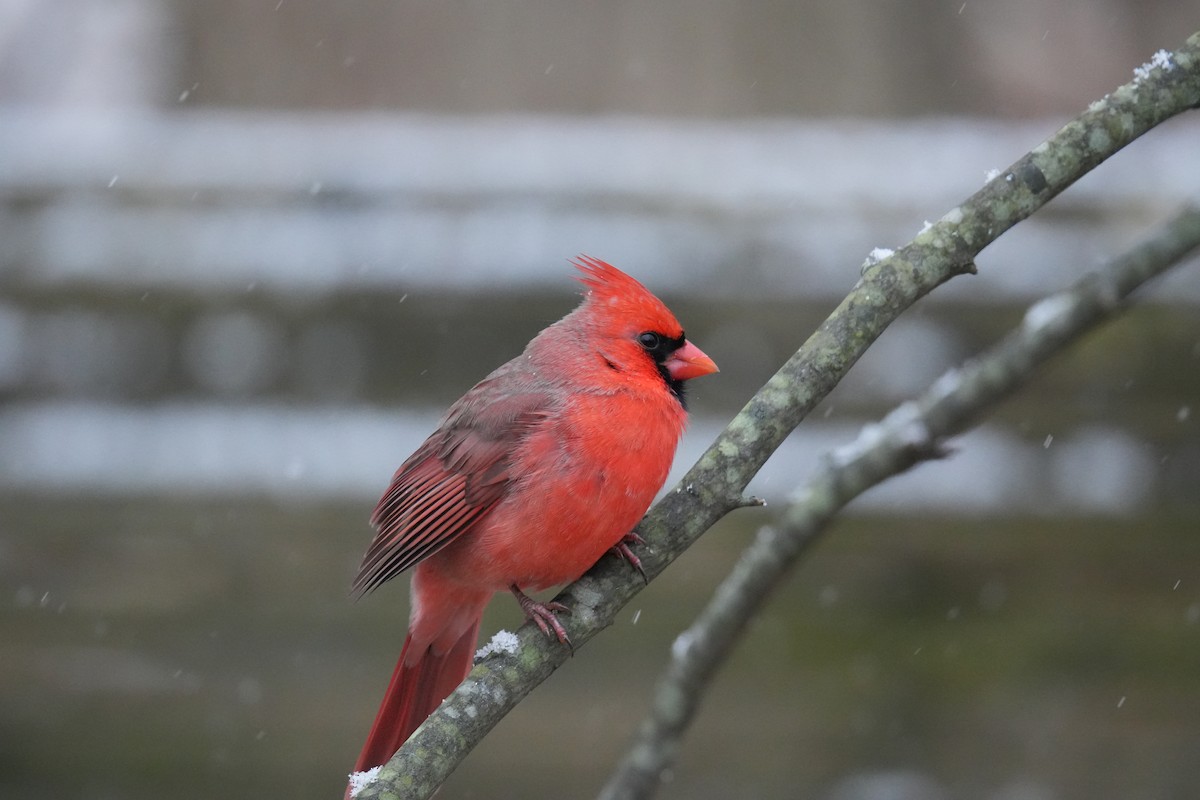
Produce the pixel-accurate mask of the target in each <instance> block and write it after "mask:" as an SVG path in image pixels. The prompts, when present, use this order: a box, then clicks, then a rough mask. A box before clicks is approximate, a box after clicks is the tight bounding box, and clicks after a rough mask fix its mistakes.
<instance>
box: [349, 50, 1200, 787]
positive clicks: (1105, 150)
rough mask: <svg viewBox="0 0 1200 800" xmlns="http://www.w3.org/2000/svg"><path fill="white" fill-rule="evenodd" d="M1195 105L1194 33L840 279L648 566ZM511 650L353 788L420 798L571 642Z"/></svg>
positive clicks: (578, 619) (662, 530) (649, 521)
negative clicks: (953, 292)
mask: <svg viewBox="0 0 1200 800" xmlns="http://www.w3.org/2000/svg"><path fill="white" fill-rule="evenodd" d="M1197 106H1200V34H1195V35H1193V36H1192V37H1190V38H1189V39H1188V41H1187V42H1186V43H1185V45H1184V46H1183V47H1182V48H1180V49H1179V50H1178V51H1176V52H1175V53H1173V54H1171V56H1170V59H1169V62H1168V63H1167V65H1165V66H1158V67H1155V68H1153V69H1149V70H1147V71H1146V73H1145V75H1139V77H1138V78H1137V79H1135V80H1134V81H1132V82H1131V83H1129V84H1126V85H1125V86H1122V87H1120V88H1119V89H1117V90H1116V91H1114V92H1113V93H1112V94H1111V95H1109V96H1107V97H1105V98H1103V99H1102V100H1099V101H1097V102H1095V103H1093V104H1092V106H1091V107H1090V108H1089V109H1088V111H1087V112H1085V113H1084V114H1082V115H1081V116H1080V117H1078V118H1077V119H1075V120H1074V121H1072V122H1071V123H1069V124H1068V125H1066V126H1065V127H1064V128H1062V129H1061V130H1060V131H1058V132H1057V133H1056V134H1054V136H1052V137H1051V138H1050V139H1048V140H1047V141H1046V142H1044V143H1043V144H1041V145H1039V146H1038V147H1037V148H1035V149H1034V150H1033V151H1032V152H1030V153H1028V154H1027V155H1025V156H1024V157H1023V158H1021V159H1020V160H1018V161H1017V162H1016V163H1014V164H1013V165H1012V166H1011V167H1009V168H1008V169H1007V170H1005V171H1004V172H1003V173H1001V175H1000V176H999V177H997V178H996V179H994V180H992V181H990V182H989V183H988V184H987V185H985V186H984V187H983V188H982V189H981V190H980V191H978V192H976V193H975V194H974V195H972V196H971V197H970V198H969V199H967V200H966V201H965V202H964V203H962V205H960V206H958V207H957V208H954V209H952V210H951V211H950V212H948V213H947V214H946V215H945V216H944V217H943V218H942V219H941V220H940V221H939V222H937V223H936V224H935V225H933V226H931V227H930V228H929V229H928V230H926V231H923V232H922V233H921V234H920V235H918V236H917V238H916V239H914V240H913V242H911V243H910V244H908V245H907V246H905V247H904V248H902V249H901V250H899V251H897V252H896V253H895V254H894V255H892V256H891V257H889V258H886V259H884V260H883V261H881V262H879V263H877V264H874V265H872V266H871V267H870V268H869V269H867V270H865V272H864V273H863V276H862V278H861V280H860V281H859V282H858V284H857V285H856V286H855V288H854V289H853V291H851V292H850V294H849V295H848V296H847V297H846V298H845V299H844V300H843V301H842V303H841V304H840V305H839V306H838V307H837V308H836V309H835V310H834V312H833V313H832V314H831V315H830V316H829V318H828V319H827V320H826V321H825V322H824V323H823V324H822V325H821V327H820V328H818V329H817V331H816V332H815V333H814V334H813V335H812V336H811V337H809V339H808V341H806V342H805V343H804V345H803V346H802V347H801V348H800V350H798V351H797V352H796V353H795V355H793V356H792V357H791V358H790V359H789V360H788V361H787V362H786V363H785V364H784V365H783V367H781V368H780V370H779V371H778V372H777V373H776V374H775V375H774V376H773V377H772V378H771V379H770V380H769V381H768V382H767V383H766V385H764V386H763V387H762V388H761V389H760V390H759V391H758V393H757V394H755V395H754V397H752V398H751V399H750V402H749V403H748V404H747V405H746V407H745V408H743V409H742V411H741V412H740V413H739V414H738V415H737V416H736V417H735V418H734V419H733V421H732V422H730V424H729V426H728V427H727V428H726V429H725V431H724V432H723V433H722V434H721V435H720V436H719V437H717V439H716V441H715V442H714V443H713V444H712V445H711V446H710V447H709V449H708V451H707V452H705V454H704V455H703V456H702V457H701V458H700V460H699V461H698V462H697V463H696V464H695V465H694V466H693V467H692V469H691V470H689V471H688V473H687V475H686V476H685V477H684V478H683V479H682V481H681V482H680V485H679V486H677V487H676V488H675V490H674V491H672V492H670V493H668V494H667V495H666V496H665V497H664V498H663V499H662V500H661V501H660V502H659V503H657V504H656V505H655V507H654V508H653V509H652V510H651V511H650V513H649V514H648V515H647V516H646V518H645V519H644V520H643V521H642V523H641V525H639V527H638V530H639V532H640V533H641V535H642V536H643V537H644V538H645V539H646V540H647V542H649V545H650V546H649V547H647V548H643V552H641V553H639V556H640V557H641V560H642V564H643V566H644V568H645V571H646V576H647V578H649V579H653V578H654V577H655V576H656V575H658V574H659V573H660V572H662V570H663V569H664V568H666V566H667V565H668V564H669V563H670V562H671V561H673V560H674V559H675V558H676V557H677V556H678V555H679V554H681V553H682V552H683V551H684V550H686V549H687V548H688V547H689V546H690V545H691V544H692V543H693V542H694V541H695V540H696V539H697V538H699V536H700V535H701V534H702V533H703V532H704V531H706V530H707V529H708V528H709V527H711V526H712V524H713V523H714V522H716V521H717V520H718V519H720V518H721V517H722V516H724V515H725V514H726V513H727V512H728V511H730V510H732V509H733V508H734V507H736V506H737V505H739V498H741V496H742V493H743V492H744V490H745V488H746V485H747V484H748V483H749V482H750V479H751V478H752V477H753V476H754V475H755V474H756V473H757V472H758V470H759V469H760V468H761V467H762V465H763V463H764V462H765V461H766V460H767V458H768V457H769V456H770V455H771V453H773V452H774V451H775V449H776V448H777V447H778V446H779V444H780V443H781V442H782V441H783V440H784V438H786V437H787V435H788V434H789V433H791V431H792V430H793V429H794V428H795V427H796V425H798V424H799V423H800V421H801V420H802V419H803V418H804V417H805V416H806V415H807V414H808V412H809V411H810V410H811V409H812V408H813V407H814V406H816V404H817V403H819V402H820V401H821V399H822V398H824V397H825V395H827V394H828V393H829V392H830V390H832V389H833V387H834V386H835V385H836V384H837V383H838V381H840V380H841V378H842V376H843V375H845V373H846V371H847V370H849V369H850V367H851V366H853V364H854V363H855V362H856V361H857V360H858V358H859V357H860V356H861V355H862V353H863V352H864V351H865V350H866V349H867V347H869V346H870V345H871V343H872V342H874V341H875V339H876V338H877V337H878V336H879V335H880V334H881V333H882V332H883V331H884V330H885V329H886V328H887V326H888V325H889V324H890V323H891V322H892V321H893V320H894V319H896V317H898V316H899V315H900V314H901V313H902V312H903V311H904V310H905V309H907V308H908V307H909V306H911V305H912V304H913V303H914V302H916V301H917V300H918V299H920V298H921V297H923V296H924V295H926V294H928V293H929V292H930V291H932V290H933V289H934V288H936V287H937V286H938V285H940V284H941V283H943V282H945V281H946V280H949V279H950V278H952V277H954V276H955V275H959V274H963V273H965V272H973V271H974V258H975V255H976V254H977V253H978V252H979V251H980V250H982V249H983V248H984V247H985V246H987V245H988V244H989V243H991V242H992V241H994V240H995V239H996V238H997V237H998V236H1000V235H1001V234H1002V233H1004V232H1005V231H1006V230H1008V229H1009V228H1011V227H1012V226H1013V225H1015V224H1016V223H1017V222H1020V221H1021V220H1023V219H1025V218H1026V217H1028V216H1029V215H1030V214H1032V213H1033V212H1034V211H1036V210H1037V209H1038V208H1040V207H1041V206H1043V205H1044V204H1045V203H1046V202H1048V201H1049V200H1050V199H1051V198H1053V197H1055V196H1056V195H1058V194H1059V193H1060V192H1062V191H1063V190H1064V189H1066V188H1067V187H1068V186H1070V185H1071V184H1072V183H1073V182H1075V181H1076V180H1078V179H1079V178H1080V177H1082V176H1083V175H1085V174H1086V173H1087V172H1088V171H1090V170H1091V169H1092V168H1093V167H1095V166H1096V165H1097V164H1099V163H1101V162H1102V161H1104V160H1105V159H1106V158H1109V157H1110V156H1112V155H1113V154H1115V153H1116V152H1118V151H1119V150H1120V149H1121V148H1122V147H1124V146H1125V145H1127V144H1129V143H1130V142H1131V141H1133V140H1134V139H1136V138H1137V137H1138V136H1140V135H1142V134H1143V133H1145V132H1146V131H1148V130H1150V129H1152V128H1153V127H1154V126H1156V125H1158V124H1160V123H1161V122H1163V121H1164V120H1166V119H1169V118H1170V117H1172V116H1175V115H1176V114H1179V113H1181V112H1183V111H1186V110H1188V109H1190V108H1194V107H1197ZM643 585H644V584H643V581H642V579H641V577H640V576H637V575H632V574H631V570H629V569H628V567H627V566H626V565H624V564H622V563H618V562H617V560H616V559H602V560H601V561H600V562H599V563H598V564H597V565H596V566H595V567H594V568H593V569H592V570H591V571H590V572H588V574H587V575H585V576H584V577H583V578H581V579H580V580H579V581H577V582H576V583H574V584H572V585H571V586H568V587H567V588H566V589H565V590H564V591H563V592H562V594H560V596H559V600H560V601H562V602H565V603H566V604H567V605H569V606H570V607H571V608H572V613H571V614H570V615H568V616H566V617H564V620H563V622H564V624H565V625H566V628H567V631H568V633H569V635H570V636H571V640H572V642H573V643H574V644H575V650H578V649H579V648H580V647H581V646H583V645H584V644H586V643H587V641H588V640H590V639H591V638H592V637H593V636H595V635H596V634H597V633H598V632H599V631H601V630H602V629H604V628H605V627H607V626H609V625H611V624H612V622H613V620H614V618H615V615H616V613H617V611H619V610H620V609H621V607H623V606H624V605H625V604H626V603H628V602H629V600H630V599H631V598H632V597H633V596H634V595H635V594H636V593H637V592H638V591H640V590H641V589H642V587H643ZM518 642H519V645H518V648H517V651H516V653H514V654H511V655H494V656H492V657H489V658H487V659H484V660H483V661H482V662H481V663H479V664H477V665H476V666H475V668H474V669H473V670H472V671H471V674H470V675H469V676H468V678H467V679H466V680H465V681H464V682H463V684H462V685H461V686H459V688H458V689H456V690H455V692H454V693H453V694H452V695H451V696H450V697H449V698H447V699H446V701H445V702H443V703H442V705H441V707H440V708H439V709H438V710H437V711H436V712H435V713H434V714H433V715H432V716H431V717H430V718H429V720H428V721H427V722H426V723H425V724H424V725H423V726H421V728H419V729H418V730H417V731H416V733H414V734H413V736H412V737H411V738H410V739H409V741H408V742H407V743H406V744H405V746H404V747H402V748H401V749H400V751H399V752H398V753H397V754H396V755H395V756H394V757H393V758H392V759H391V760H390V761H389V762H388V763H387V764H386V765H384V767H383V768H382V769H381V771H380V773H379V777H378V779H377V780H376V781H375V782H374V783H372V784H371V785H369V786H367V787H365V788H364V789H363V790H362V791H361V792H360V793H359V794H358V797H359V798H363V800H368V799H370V798H380V797H384V796H390V795H393V794H395V795H399V796H402V797H413V798H425V797H428V796H429V795H431V794H432V793H433V792H434V791H435V790H436V788H437V787H438V786H439V785H440V784H441V783H442V782H443V781H444V780H445V779H446V777H447V776H448V775H449V774H450V773H451V772H452V771H453V770H454V768H455V767H456V766H457V765H458V763H459V762H460V761H461V760H462V759H463V758H464V757H465V756H466V754H467V753H468V752H470V750H471V749H472V748H473V747H474V746H475V745H476V744H477V743H478V742H479V741H480V740H481V739H482V738H483V736H484V735H486V734H487V732H488V731H490V730H491V728H492V727H493V726H494V725H495V724H496V723H497V722H498V721H499V720H500V718H501V717H503V716H504V714H506V713H508V711H509V710H510V709H512V708H513V707H514V706H515V705H516V704H517V703H518V702H520V700H521V699H522V698H524V697H525V696H526V695H527V694H528V693H529V692H530V691H532V690H533V688H534V687H535V686H537V684H539V683H541V682H542V681H543V680H545V678H546V677H547V676H549V675H550V673H551V672H553V671H554V670H555V669H557V668H558V667H559V666H560V665H561V664H562V663H563V662H565V661H566V659H567V658H568V656H569V655H570V652H569V651H567V649H566V648H563V647H560V646H559V645H558V644H557V643H556V642H550V641H548V640H547V639H546V637H544V636H542V635H541V633H540V632H539V631H538V630H537V628H536V627H534V626H532V625H525V626H523V627H522V628H521V629H520V630H519V631H518Z"/></svg>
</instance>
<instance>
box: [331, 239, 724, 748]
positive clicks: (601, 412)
mask: <svg viewBox="0 0 1200 800" xmlns="http://www.w3.org/2000/svg"><path fill="white" fill-rule="evenodd" d="M575 266H576V267H577V268H578V269H579V271H580V272H581V273H582V274H581V275H580V277H579V280H580V281H581V282H582V283H583V285H584V286H585V287H586V291H585V293H584V300H583V302H582V303H581V304H580V305H579V307H578V308H576V309H575V310H574V311H572V312H571V313H570V314H568V315H567V316H566V317H564V318H563V319H561V320H559V321H558V322H556V323H554V324H553V325H551V326H550V327H548V328H546V329H545V330H544V331H542V332H541V333H539V334H538V335H537V336H535V337H534V338H533V341H531V342H530V343H529V345H528V346H527V347H526V348H525V351H524V352H523V353H522V354H521V355H519V356H517V357H516V358H514V359H513V360H512V361H509V362H508V363H507V364H505V365H503V366H502V367H500V368H499V369H497V370H496V371H495V372H493V373H492V374H491V375H488V376H487V377H486V378H484V379H483V380H482V381H480V382H479V383H478V384H476V385H475V387H474V388H473V389H471V390H470V391H469V392H467V393H466V394H465V395H463V397H462V398H460V399H459V400H458V402H456V403H455V404H454V405H452V406H451V407H450V410H449V411H448V412H447V413H446V415H445V417H443V418H442V421H441V423H440V424H439V425H438V428H437V430H436V431H434V432H433V434H432V435H431V436H430V437H429V438H428V439H426V440H425V443H424V444H422V445H421V446H420V447H419V448H418V449H417V451H416V452H415V453H413V454H412V455H411V456H409V458H408V460H407V461H405V462H404V463H403V464H402V465H401V466H400V469H398V470H397V471H396V474H395V475H394V476H393V477H392V482H391V485H390V486H389V487H388V490H387V491H386V492H385V493H384V495H383V498H382V499H381V500H380V501H379V505H378V506H376V508H375V513H374V514H373V515H372V517H371V523H372V525H374V526H375V529H376V533H375V537H374V539H373V540H372V541H371V545H370V547H369V548H367V553H366V555H365V556H364V557H363V562H362V566H361V567H359V570H358V575H357V577H356V578H355V580H354V593H355V594H356V595H362V594H365V593H366V592H369V591H371V590H372V589H374V588H375V587H377V586H379V585H380V584H381V583H383V582H384V581H386V580H388V579H389V578H392V577H395V576H396V575H398V574H399V573H401V572H403V571H404V570H406V569H408V568H409V567H416V569H414V570H413V575H412V612H411V616H410V619H409V626H408V636H407V638H405V640H404V649H403V650H401V651H400V661H399V663H398V664H397V665H396V670H395V672H394V673H393V675H392V680H391V683H390V684H389V685H388V688H387V694H386V695H385V696H384V698H383V703H382V705H381V706H380V708H379V713H378V715H377V716H376V718H375V724H374V725H373V726H372V728H371V733H370V735H369V736H368V737H367V742H366V744H365V745H364V746H363V750H362V754H361V755H360V756H359V757H358V762H357V764H356V765H355V767H354V769H355V772H361V771H364V770H368V769H370V768H372V767H375V766H378V765H380V764H383V763H385V762H386V761H387V760H388V759H390V758H391V757H392V755H393V754H394V753H395V752H396V750H398V749H399V748H400V745H401V744H403V743H404V742H405V740H407V739H408V737H409V735H410V734H411V733H412V732H413V731H414V730H416V729H417V727H418V726H419V725H420V724H421V723H422V722H424V721H425V718H426V717H428V716H429V714H430V713H432V712H433V710H434V709H435V708H437V706H438V705H439V704H440V703H441V702H442V700H443V699H445V698H446V696H447V695H449V694H450V693H451V692H452V691H453V690H454V688H455V687H456V686H457V685H458V684H459V683H460V682H462V680H463V678H465V677H466V675H467V673H468V672H469V671H470V669H471V662H472V656H473V654H474V651H475V639H476V635H477V633H478V631H479V622H480V618H481V616H482V614H483V609H484V606H486V605H487V603H488V601H489V600H490V599H491V597H492V595H493V594H495V593H496V592H500V591H509V592H512V593H513V594H514V595H515V596H516V598H517V601H518V602H519V603H520V605H521V608H522V610H523V611H524V613H525V615H526V617H528V618H529V619H532V620H533V621H534V622H536V623H537V625H538V627H540V628H541V629H542V631H543V632H545V633H546V634H547V635H554V636H556V637H557V638H558V639H559V640H560V641H561V642H563V643H564V644H567V643H568V642H567V635H566V632H565V630H564V629H563V627H562V624H561V623H560V622H559V621H558V619H557V618H556V617H555V612H556V611H566V610H567V609H565V608H564V607H563V606H562V605H561V604H558V603H550V604H543V603H539V602H537V601H535V600H533V599H532V598H530V597H529V596H528V595H527V594H525V592H527V591H539V590H541V589H546V588H548V587H551V586H557V585H559V584H563V583H568V582H570V581H573V580H575V579H576V578H578V577H579V576H580V575H582V574H583V573H584V572H585V571H587V569H588V568H589V567H591V566H592V565H593V564H594V563H596V561H597V560H598V559H599V558H600V557H601V556H603V555H604V554H605V553H606V552H608V551H614V552H615V553H617V554H618V555H623V556H624V557H626V558H628V559H629V560H630V561H631V563H633V564H634V565H635V566H639V567H640V564H639V562H638V559H637V557H636V556H635V555H634V554H633V553H632V551H631V550H630V549H629V544H632V543H636V542H639V541H640V540H639V539H638V537H637V535H636V534H635V533H633V532H632V531H633V527H634V525H635V524H636V523H637V522H638V520H639V519H641V517H642V515H643V514H644V513H645V512H646V509H647V508H648V507H649V505H650V502H651V501H652V500H653V499H654V495H655V494H656V493H657V492H658V490H659V488H660V487H662V485H663V483H664V482H665V481H666V479H667V472H668V470H669V469H670V467H671V461H672V459H673V458H674V456H675V448H676V445H677V444H678V443H679V437H680V436H681V435H682V433H683V429H684V425H685V423H686V419H687V412H686V408H685V404H684V381H686V380H688V379H689V378H695V377H698V376H701V375H707V374H709V373H711V372H716V371H717V365H716V364H715V363H713V361H712V359H710V358H709V357H708V356H706V355H705V354H704V353H703V352H701V351H700V348H698V347H696V346H695V345H694V344H692V343H691V342H689V341H688V340H687V339H686V338H684V335H683V328H682V327H680V325H679V322H678V321H676V319H675V317H674V316H673V315H672V314H671V312H670V311H668V310H667V307H666V306H665V305H663V304H662V302H661V301H660V300H659V299H658V298H657V297H655V296H654V295H653V294H651V293H650V292H649V291H648V290H647V289H646V288H645V287H644V286H642V284H640V283H638V282H637V281H636V280H634V279H633V278H631V277H629V276H628V275H626V274H625V273H623V272H621V271H620V270H618V269H617V268H616V267H613V266H611V265H610V264H606V263H604V262H603V261H599V260H597V259H594V258H590V257H587V256H581V257H580V258H579V259H578V260H577V261H576V262H575Z"/></svg>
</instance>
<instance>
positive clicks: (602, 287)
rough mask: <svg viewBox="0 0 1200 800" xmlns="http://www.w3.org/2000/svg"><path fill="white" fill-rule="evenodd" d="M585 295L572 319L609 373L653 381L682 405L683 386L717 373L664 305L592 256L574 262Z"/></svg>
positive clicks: (640, 285)
mask: <svg viewBox="0 0 1200 800" xmlns="http://www.w3.org/2000/svg"><path fill="white" fill-rule="evenodd" d="M573 263H574V264H575V266H576V268H577V269H578V270H579V271H580V273H582V274H581V275H580V277H579V280H580V282H581V283H583V285H584V286H585V287H587V291H586V292H585V294H584V302H583V305H581V306H580V307H579V308H578V309H577V310H576V312H575V313H574V314H572V315H571V316H572V317H575V316H576V315H578V322H579V323H581V329H582V330H583V331H584V332H585V336H586V337H587V342H588V345H589V347H590V348H593V349H594V353H595V357H596V358H598V359H600V361H601V363H602V364H603V366H604V368H605V369H609V370H613V371H615V372H618V373H624V374H626V375H627V376H629V377H635V376H647V377H650V376H655V375H657V376H658V377H660V378H661V379H662V380H663V381H665V382H666V385H667V388H668V389H669V390H670V391H671V392H672V393H673V394H674V395H675V396H676V397H677V398H679V401H680V403H682V402H683V398H684V392H683V382H684V381H686V380H690V379H691V378H698V377H700V376H702V375H708V374H710V373H713V372H716V371H717V365H716V364H715V363H714V362H713V360H712V359H711V358H709V357H708V356H706V355H705V354H704V352H703V351H702V350H701V349H700V348H699V347H696V345H694V344H692V343H691V342H689V341H688V340H687V337H686V336H684V333H683V327H682V326H681V325H680V324H679V321H678V320H677V319H675V315H674V314H672V313H671V312H670V310H669V309H668V308H667V307H666V306H665V305H663V302H662V301H661V300H659V299H658V298H657V297H655V296H654V295H653V294H651V292H650V291H649V290H648V289H647V288H646V287H645V286H643V285H642V284H641V283H639V282H638V281H636V280H634V279H633V278H631V277H629V276H628V275H626V274H625V273H624V272H621V270H619V269H617V268H616V267H614V266H612V265H611V264H607V263H605V262H603V261H600V260H599V259H595V258H592V257H590V256H580V257H579V258H577V259H576V260H575V261H574V262H573Z"/></svg>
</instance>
